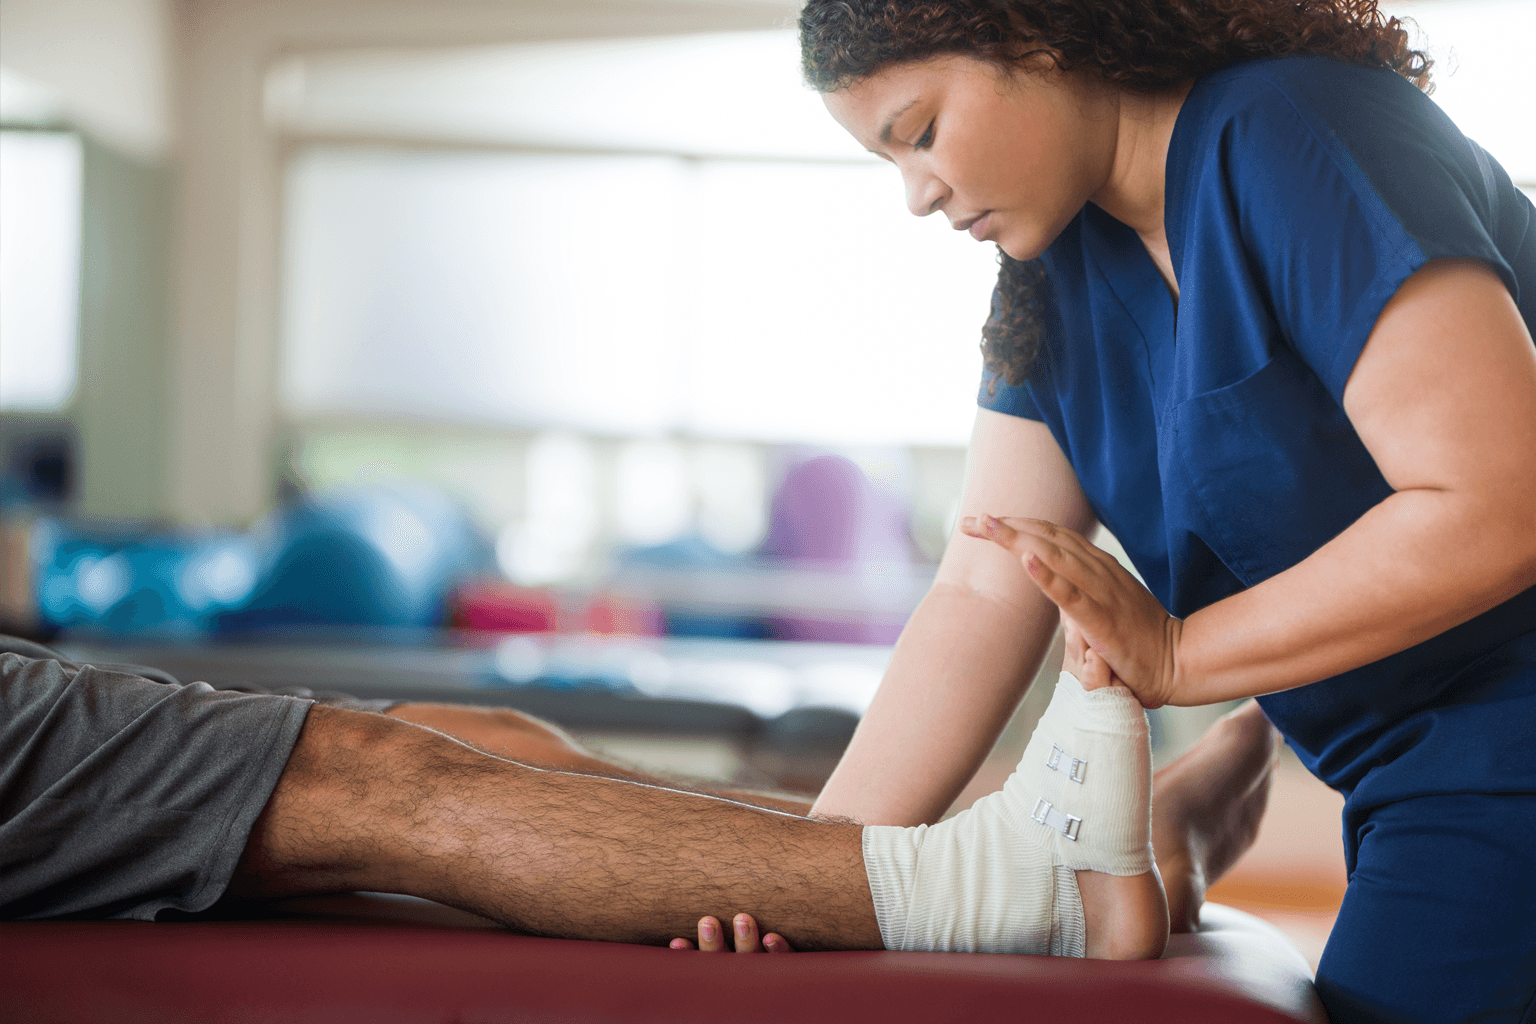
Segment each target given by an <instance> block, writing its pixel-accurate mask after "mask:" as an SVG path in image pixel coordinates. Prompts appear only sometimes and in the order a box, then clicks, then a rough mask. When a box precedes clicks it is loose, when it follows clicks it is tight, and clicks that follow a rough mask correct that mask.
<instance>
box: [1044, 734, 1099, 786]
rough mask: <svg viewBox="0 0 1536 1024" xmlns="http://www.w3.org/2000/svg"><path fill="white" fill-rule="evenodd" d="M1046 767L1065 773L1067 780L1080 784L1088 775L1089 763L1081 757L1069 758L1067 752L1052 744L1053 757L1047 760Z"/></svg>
mask: <svg viewBox="0 0 1536 1024" xmlns="http://www.w3.org/2000/svg"><path fill="white" fill-rule="evenodd" d="M1064 762H1065V763H1064ZM1045 766H1046V767H1047V768H1054V769H1055V770H1056V771H1058V772H1063V773H1065V774H1066V776H1067V778H1069V779H1071V780H1072V781H1073V782H1076V783H1079V784H1081V783H1082V781H1083V779H1084V778H1086V777H1087V775H1088V762H1087V761H1084V760H1083V759H1082V758H1080V757H1068V756H1067V752H1066V751H1065V750H1062V749H1061V748H1060V747H1058V746H1056V744H1054V743H1053V744H1051V756H1050V757H1047V758H1046V759H1045Z"/></svg>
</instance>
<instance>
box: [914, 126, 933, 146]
mask: <svg viewBox="0 0 1536 1024" xmlns="http://www.w3.org/2000/svg"><path fill="white" fill-rule="evenodd" d="M931 145H933V122H932V121H929V122H928V130H927V131H925V132H923V137H922V138H920V139H918V140H917V141H916V142H914V143H912V148H913V149H927V148H928V147H929V146H931Z"/></svg>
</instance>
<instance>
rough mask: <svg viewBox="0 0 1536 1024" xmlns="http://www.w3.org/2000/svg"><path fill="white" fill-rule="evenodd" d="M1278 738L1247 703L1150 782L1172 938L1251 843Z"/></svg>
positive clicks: (1186, 928)
mask: <svg viewBox="0 0 1536 1024" xmlns="http://www.w3.org/2000/svg"><path fill="white" fill-rule="evenodd" d="M1279 735H1280V734H1279V733H1278V732H1276V731H1275V729H1274V727H1273V726H1271V725H1270V724H1269V720H1268V719H1266V718H1265V717H1264V713H1263V712H1262V711H1261V710H1260V709H1259V705H1258V704H1257V703H1255V702H1254V701H1249V702H1248V703H1246V704H1244V705H1243V706H1242V707H1239V708H1238V709H1237V710H1236V711H1233V712H1231V713H1230V714H1228V715H1226V716H1225V717H1223V718H1221V719H1219V720H1218V721H1217V722H1216V724H1214V725H1212V726H1211V727H1210V729H1208V730H1207V731H1206V733H1205V735H1204V736H1202V737H1201V738H1200V741H1199V742H1198V743H1196V744H1195V745H1194V746H1193V747H1191V748H1190V749H1189V751H1187V752H1186V753H1185V754H1184V755H1183V756H1181V757H1180V758H1178V760H1176V761H1174V762H1173V763H1172V764H1169V765H1168V766H1166V767H1165V768H1163V769H1162V770H1161V771H1159V772H1158V773H1157V774H1156V775H1155V776H1154V777H1153V780H1152V808H1153V811H1152V848H1153V850H1154V851H1155V852H1156V854H1157V867H1158V870H1159V871H1160V872H1161V873H1162V878H1163V885H1164V887H1165V888H1166V890H1167V893H1168V911H1169V914H1170V915H1171V923H1172V928H1173V931H1175V932H1192V931H1195V930H1196V929H1198V928H1199V927H1200V907H1201V905H1202V904H1203V903H1204V902H1205V891H1206V889H1207V888H1208V887H1209V886H1210V885H1211V884H1212V883H1214V882H1215V881H1216V880H1217V879H1218V878H1220V877H1221V876H1222V875H1223V874H1225V873H1226V871H1227V869H1228V868H1230V867H1231V866H1232V865H1233V864H1234V863H1236V861H1237V859H1238V858H1239V857H1240V856H1242V855H1243V853H1244V852H1245V851H1246V850H1247V849H1248V847H1249V846H1251V845H1252V844H1253V840H1254V837H1255V836H1256V835H1258V831H1259V821H1260V819H1262V818H1263V816H1264V807H1265V804H1266V803H1267V802H1268V800H1269V783H1270V777H1271V774H1272V770H1273V766H1274V762H1275V756H1276V752H1277V750H1278V747H1277V743H1276V741H1277V740H1278V739H1279ZM1086 905H1087V900H1086V892H1085V899H1084V906H1085V907H1086Z"/></svg>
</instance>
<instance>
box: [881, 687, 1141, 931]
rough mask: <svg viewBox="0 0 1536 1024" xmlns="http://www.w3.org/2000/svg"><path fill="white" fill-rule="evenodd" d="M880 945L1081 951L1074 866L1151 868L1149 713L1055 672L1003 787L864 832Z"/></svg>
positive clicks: (1129, 871)
mask: <svg viewBox="0 0 1536 1024" xmlns="http://www.w3.org/2000/svg"><path fill="white" fill-rule="evenodd" d="M863 843H864V869H865V873H866V874H867V875H868V877H869V887H870V893H871V895H872V896H873V897H874V905H875V916H876V918H877V920H878V921H879V924H880V934H881V937H882V939H883V940H884V942H885V947H886V948H887V949H904V950H945V951H956V952H959V951H967V952H994V953H1005V952H1006V953H1050V954H1053V955H1058V956H1082V955H1084V949H1085V941H1084V926H1083V905H1082V898H1081V896H1080V895H1079V893H1078V888H1077V879H1076V875H1075V874H1074V873H1073V872H1074V871H1075V870H1078V869H1088V870H1093V871H1104V872H1108V873H1110V874H1119V875H1135V874H1141V873H1142V872H1145V871H1149V870H1151V867H1152V844H1151V750H1150V748H1149V745H1148V734H1147V724H1146V715H1145V713H1144V712H1143V711H1142V709H1141V705H1140V704H1139V703H1137V701H1136V698H1135V697H1134V696H1133V695H1132V694H1131V692H1130V691H1129V690H1126V689H1124V688H1123V687H1115V688H1103V689H1099V690H1092V691H1084V690H1083V688H1082V686H1081V684H1080V683H1078V681H1077V680H1076V679H1075V678H1073V677H1072V676H1071V675H1069V674H1067V673H1065V672H1064V673H1062V677H1061V681H1060V682H1059V683H1057V686H1056V692H1055V694H1054V695H1053V696H1052V700H1051V705H1050V707H1049V708H1048V709H1047V710H1046V713H1045V715H1044V717H1042V718H1041V720H1040V724H1039V725H1038V726H1037V727H1036V729H1035V734H1034V736H1033V737H1031V739H1030V742H1029V746H1028V747H1027V748H1026V750H1025V752H1024V758H1023V760H1021V761H1020V762H1019V767H1018V769H1017V770H1016V771H1015V772H1014V774H1013V775H1012V776H1011V777H1010V778H1009V779H1008V781H1007V783H1006V784H1004V786H1003V788H1002V790H1000V791H999V792H997V793H993V794H991V795H990V796H987V797H985V798H983V799H982V800H979V801H977V802H976V804H975V805H974V806H972V807H971V808H970V809H969V810H967V811H963V812H961V813H960V814H957V815H956V816H955V817H953V818H951V819H950V820H948V821H945V822H941V823H939V824H938V825H932V826H927V825H920V826H918V827H917V828H897V827H890V826H869V827H866V828H865V829H864V835H863Z"/></svg>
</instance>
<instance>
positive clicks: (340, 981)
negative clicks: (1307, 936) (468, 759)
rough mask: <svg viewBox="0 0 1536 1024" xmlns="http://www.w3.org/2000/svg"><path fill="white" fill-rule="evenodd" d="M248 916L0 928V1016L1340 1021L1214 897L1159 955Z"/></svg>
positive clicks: (438, 913) (379, 914) (338, 909)
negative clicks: (882, 948)
mask: <svg viewBox="0 0 1536 1024" xmlns="http://www.w3.org/2000/svg"><path fill="white" fill-rule="evenodd" d="M280 906H281V909H282V913H283V914H284V915H287V916H284V917H280V918H270V919H261V920H238V921H182V922H162V923H156V924H148V923H143V922H132V921H37V922H6V923H3V924H0V1019H3V1020H4V1021H5V1022H6V1024H34V1022H69V1024H73V1022H93V1024H94V1022H114V1024H115V1022H125V1024H132V1022H145V1024H173V1022H180V1021H198V1022H230V1024H234V1022H240V1024H250V1022H279V1021H281V1022H307V1021H316V1022H319V1021H324V1022H336V1024H350V1022H357V1024H397V1022H398V1024H479V1022H487V1024H489V1022H504V1021H517V1022H524V1021H530V1022H531V1021H561V1022H609V1021H612V1022H639V1021H655V1022H668V1024H672V1022H693V1021H699V1022H703V1021H720V1020H726V1021H732V1022H754V1024H755V1022H760V1021H761V1022H779V1021H786V1022H797V1024H798V1022H806V1024H819V1022H827V1024H848V1022H851V1021H924V1022H934V1021H959V1020H965V1021H1035V1020H1039V1021H1051V1022H1073V1024H1090V1022H1097V1021H1115V1022H1122V1021H1125V1022H1129V1021H1136V1022H1139V1024H1161V1022H1168V1024H1174V1022H1179V1024H1189V1022H1195V1021H1202V1022H1203V1021H1212V1022H1223V1024H1281V1022H1296V1021H1307V1022H1317V1024H1326V1020H1327V1018H1326V1016H1325V1015H1324V1013H1323V1011H1322V1008H1321V1006H1320V1004H1319V1003H1318V1001H1317V996H1316V993H1315V992H1314V990H1313V988H1312V979H1311V974H1310V972H1309V970H1308V968H1307V964H1306V961H1305V960H1304V959H1303V958H1302V957H1301V954H1300V953H1298V952H1297V951H1296V949H1295V948H1294V947H1293V946H1291V945H1290V943H1289V942H1287V941H1286V939H1285V938H1284V936H1283V935H1281V934H1280V933H1279V932H1278V931H1276V930H1275V929H1274V928H1272V927H1271V926H1269V925H1267V924H1265V923H1264V922H1262V921H1260V920H1258V919H1256V918H1253V917H1250V916H1249V915H1246V914H1242V913H1240V912H1238V911H1235V910H1231V909H1230V908H1227V907H1221V906H1214V905H1213V906H1208V907H1207V908H1206V912H1205V914H1204V917H1203V921H1204V924H1203V927H1202V930H1201V932H1200V933H1199V934H1197V935H1183V936H1175V937H1174V939H1173V940H1172V942H1171V943H1170V946H1169V950H1168V953H1167V954H1166V955H1165V956H1164V958H1163V959H1162V960H1154V961H1144V962H1138V963H1110V962H1106V961H1095V960H1072V959H1065V958H1052V957H1032V956H995V955H983V954H966V953H947V954H946V953H885V952H865V953H797V954H793V955H785V956H767V955H757V956H736V955H734V954H704V953H694V952H678V951H675V950H668V949H658V948H652V947H648V946H629V945H620V944H615V943H603V942H572V941H566V940H560V939H540V938H532V937H529V936H525V935H515V934H512V933H509V932H506V931H503V930H500V929H498V928H496V927H495V926H494V925H491V924H490V922H486V921H482V920H481V919H479V918H476V917H474V916H472V915H469V914H464V913H461V912H460V911H456V910H451V909H449V908H446V907H440V906H437V905H436V904H431V903H427V902H425V901H420V900H412V899H411V898H410V897H391V896H380V895H375V894H357V895H351V896H336V897H323V898H311V899H305V900H290V901H287V902H286V903H284V904H281V905H280Z"/></svg>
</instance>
